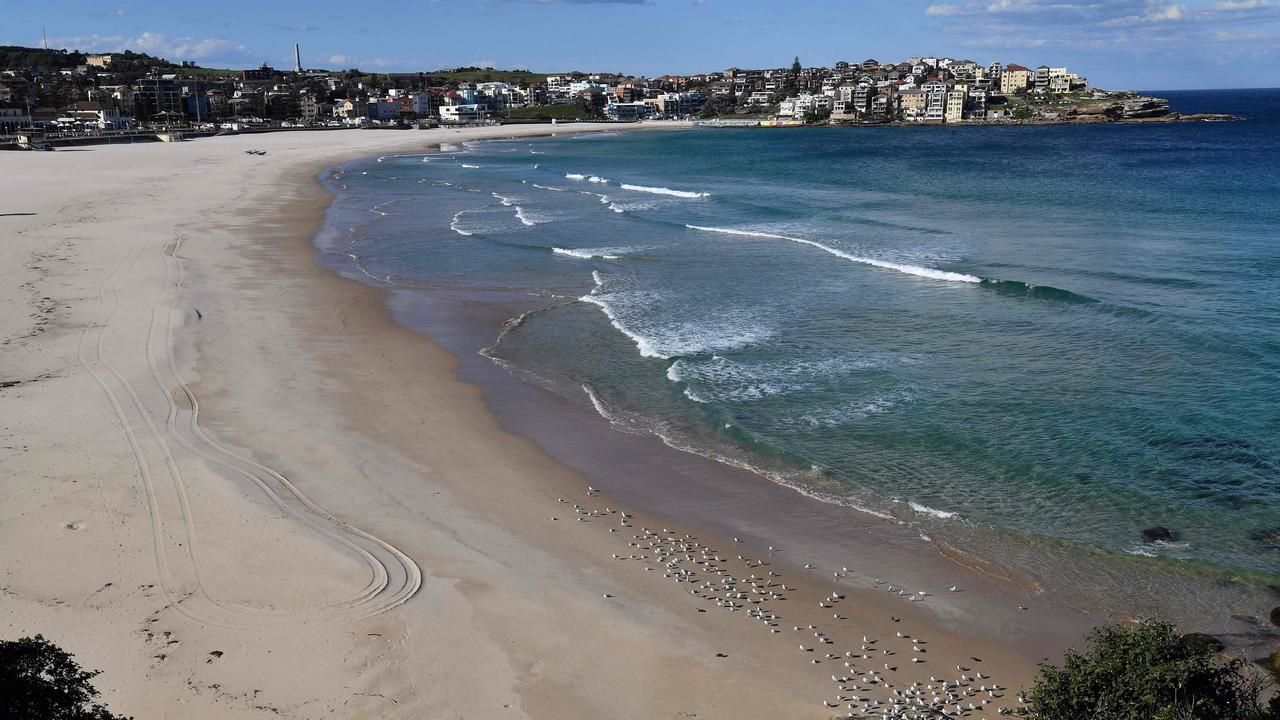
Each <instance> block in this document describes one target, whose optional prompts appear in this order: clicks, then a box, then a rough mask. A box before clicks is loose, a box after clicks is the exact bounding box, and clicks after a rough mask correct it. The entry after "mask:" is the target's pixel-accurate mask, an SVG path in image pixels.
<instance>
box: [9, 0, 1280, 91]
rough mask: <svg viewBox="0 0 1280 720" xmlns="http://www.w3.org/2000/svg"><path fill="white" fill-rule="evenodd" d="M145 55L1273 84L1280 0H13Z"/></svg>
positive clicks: (60, 30)
mask: <svg viewBox="0 0 1280 720" xmlns="http://www.w3.org/2000/svg"><path fill="white" fill-rule="evenodd" d="M42 26H43V27H44V28H46V29H47V32H48V36H49V43H50V46H51V47H55V46H56V47H68V48H72V49H81V50H86V51H112V50H121V49H132V50H136V51H145V52H150V53H153V54H157V55H161V56H164V57H167V58H168V59H170V60H173V61H178V60H194V61H196V62H198V63H199V64H201V65H204V66H206V67H247V66H255V65H257V64H260V63H261V62H263V61H266V62H268V63H271V64H273V65H276V66H280V67H288V66H291V65H292V61H293V43H294V42H298V43H301V44H302V52H303V65H305V66H307V67H327V68H346V67H359V68H361V69H365V70H382V71H402V70H422V69H437V68H442V67H455V66H459V65H482V66H489V65H491V66H494V67H499V68H513V67H519V68H529V69H532V70H537V71H548V72H550V71H562V70H570V69H581V70H604V71H613V72H627V73H635V74H647V75H659V74H662V73H668V72H670V73H693V72H699V71H703V72H705V71H711V70H721V69H724V68H726V67H730V66H739V67H767V66H782V65H788V64H790V61H791V58H792V57H793V56H795V55H799V56H800V59H801V61H803V62H804V63H805V64H806V65H818V64H831V63H834V62H835V61H836V60H841V59H847V60H862V59H865V58H867V57H874V58H877V59H879V60H882V61H884V60H898V59H902V58H903V57H906V56H909V55H934V54H936V55H947V56H952V57H967V58H971V59H973V60H977V61H979V62H984V63H985V62H989V61H991V60H1000V61H1002V62H1005V63H1010V62H1017V63H1021V64H1024V65H1031V66H1034V65H1039V64H1048V65H1066V66H1067V67H1069V68H1070V69H1071V70H1073V71H1078V72H1081V73H1082V74H1084V75H1086V76H1087V77H1088V78H1089V79H1090V81H1091V82H1092V83H1093V84H1095V85H1098V86H1102V87H1112V88H1139V89H1179V88H1206V87H1274V86H1276V85H1280V81H1277V80H1276V78H1275V76H1274V72H1273V68H1274V67H1275V66H1276V62H1277V60H1280V0H1182V1H1177V0H921V1H918V2H917V1H913V0H897V1H892V2H882V1H880V0H862V1H858V2H855V1H853V0H790V1H787V2H780V1H779V0H364V2H359V3H353V2H350V0H307V2H293V1H289V0H218V1H217V2H213V3H208V4H203V5H197V4H195V3H173V2H156V1H154V0H60V1H59V2H56V3H54V2H31V1H30V0H22V1H20V2H18V1H14V0H0V44H9V45H39V44H40V40H41V27H42Z"/></svg>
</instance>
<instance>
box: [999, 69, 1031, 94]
mask: <svg viewBox="0 0 1280 720" xmlns="http://www.w3.org/2000/svg"><path fill="white" fill-rule="evenodd" d="M1033 77H1034V73H1032V71H1031V70H1030V69H1028V68H1025V67H1022V66H1021V65H1009V66H1008V67H1006V68H1005V69H1004V72H1002V73H1000V94H1001V95H1013V94H1015V93H1019V92H1024V91H1026V90H1027V88H1029V87H1031V82H1032V79H1033Z"/></svg>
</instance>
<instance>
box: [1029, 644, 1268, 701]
mask: <svg viewBox="0 0 1280 720" xmlns="http://www.w3.org/2000/svg"><path fill="white" fill-rule="evenodd" d="M1089 646H1091V647H1089V648H1088V650H1087V651H1085V652H1083V653H1082V652H1078V651H1075V650H1069V651H1068V652H1066V656H1065V659H1064V662H1062V666H1061V667H1057V666H1055V665H1050V664H1048V662H1042V664H1041V669H1039V674H1038V675H1037V678H1036V684H1034V687H1033V688H1032V691H1030V692H1029V693H1028V696H1027V703H1025V707H1023V708H1021V715H1023V716H1024V717H1028V719H1030V720H1280V702H1275V701H1272V702H1271V703H1270V705H1268V706H1267V707H1263V706H1262V705H1261V701H1260V698H1261V694H1262V689H1263V688H1265V682H1263V680H1262V679H1261V678H1260V676H1258V675H1257V674H1256V673H1251V671H1249V669H1248V667H1245V665H1244V662H1243V661H1242V660H1239V659H1221V657H1219V656H1216V655H1215V652H1213V646H1212V643H1206V642H1203V638H1202V637H1192V635H1188V637H1179V635H1178V633H1176V630H1175V629H1174V625H1172V624H1170V623H1162V621H1149V623H1142V624H1125V625H1110V626H1103V628H1098V629H1096V630H1093V632H1092V633H1091V634H1089Z"/></svg>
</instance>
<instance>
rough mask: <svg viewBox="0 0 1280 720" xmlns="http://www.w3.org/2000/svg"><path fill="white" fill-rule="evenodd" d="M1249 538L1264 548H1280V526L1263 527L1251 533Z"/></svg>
mask: <svg viewBox="0 0 1280 720" xmlns="http://www.w3.org/2000/svg"><path fill="white" fill-rule="evenodd" d="M1249 538H1250V539H1251V540H1253V541H1254V542H1255V543H1257V544H1258V546H1259V547H1261V548H1263V549H1264V550H1280V528H1276V527H1272V528H1263V529H1262V530H1255V531H1253V532H1252V533H1249Z"/></svg>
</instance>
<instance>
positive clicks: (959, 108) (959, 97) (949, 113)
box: [943, 85, 969, 123]
mask: <svg viewBox="0 0 1280 720" xmlns="http://www.w3.org/2000/svg"><path fill="white" fill-rule="evenodd" d="M968 97H969V93H968V91H967V90H966V89H965V88H964V87H963V86H959V85H957V86H956V87H955V88H953V89H952V90H950V91H949V92H948V93H947V98H946V106H945V108H944V109H943V122H948V123H957V122H960V121H961V120H963V119H964V106H965V101H966V100H967V99H968Z"/></svg>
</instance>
